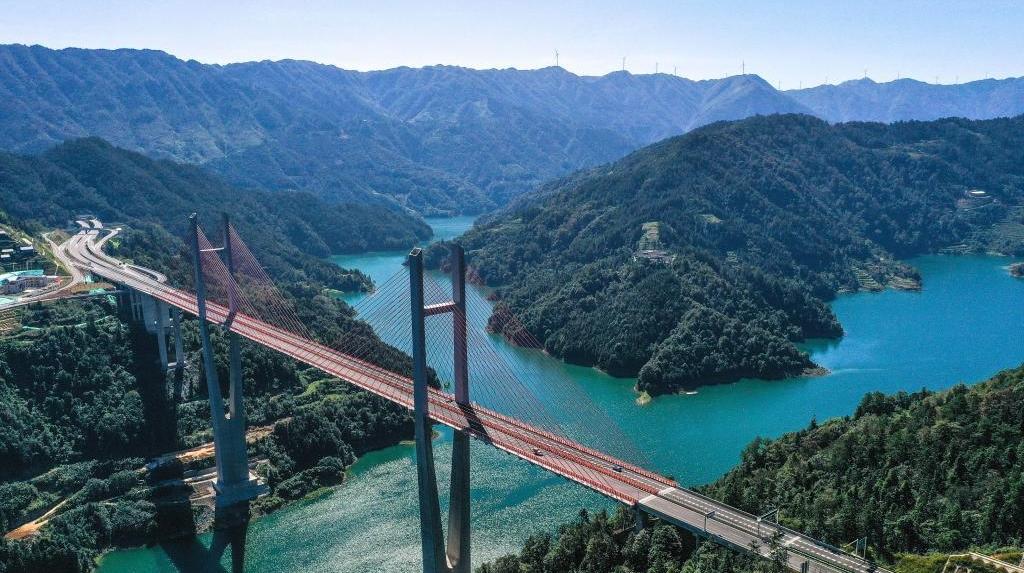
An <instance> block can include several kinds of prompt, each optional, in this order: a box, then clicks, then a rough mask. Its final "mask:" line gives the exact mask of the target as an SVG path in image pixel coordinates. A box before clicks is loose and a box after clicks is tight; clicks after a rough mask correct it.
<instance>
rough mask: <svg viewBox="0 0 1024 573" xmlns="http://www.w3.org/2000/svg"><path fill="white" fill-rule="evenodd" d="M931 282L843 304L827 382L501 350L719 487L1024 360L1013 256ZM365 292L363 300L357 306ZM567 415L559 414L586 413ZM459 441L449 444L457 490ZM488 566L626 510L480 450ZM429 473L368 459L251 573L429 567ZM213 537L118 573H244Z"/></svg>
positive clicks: (121, 567) (825, 349)
mask: <svg viewBox="0 0 1024 573" xmlns="http://www.w3.org/2000/svg"><path fill="white" fill-rule="evenodd" d="M428 222H430V223H431V225H432V226H433V227H434V228H435V231H436V234H437V236H438V238H442V239H444V238H451V237H453V236H457V235H458V234H460V233H461V232H463V231H464V230H465V229H466V228H468V227H469V226H470V225H471V224H472V219H471V218H468V217H460V218H455V219H432V220H428ZM405 254H406V252H405V251H395V252H384V253H369V254H362V255H345V256H339V257H335V258H334V259H333V260H334V261H335V262H337V263H338V264H340V265H342V266H345V267H350V268H359V269H361V270H363V271H364V272H366V273H367V274H369V275H370V276H371V277H372V278H374V280H375V281H381V280H384V279H387V278H389V277H390V276H392V275H393V274H394V273H395V272H397V271H398V270H400V265H401V262H402V260H403V257H404V256H405ZM909 262H910V263H911V264H912V265H914V266H915V267H917V268H918V269H919V270H920V271H921V274H922V277H923V279H924V290H923V291H922V292H903V291H893V290H887V291H885V292H882V293H872V294H853V295H843V296H840V297H839V298H838V299H837V300H835V301H833V303H832V308H833V310H834V311H835V313H836V315H837V316H838V317H839V320H840V322H841V323H842V325H843V327H844V329H845V330H846V336H844V337H843V338H842V339H841V340H838V341H812V342H809V343H808V344H806V345H805V349H806V350H807V351H808V352H810V353H811V356H812V358H813V360H814V361H815V362H817V363H819V364H821V365H822V366H825V367H826V368H828V369H829V370H830V371H831V374H829V375H827V376H821V377H815V378H799V379H791V380H783V381H761V380H744V381H741V382H737V383H734V384H725V385H719V386H711V387H706V388H701V389H700V391H699V392H698V393H697V394H695V395H685V396H667V397H661V398H658V399H656V400H654V401H653V402H652V403H651V404H649V405H647V406H643V407H641V406H637V405H636V404H635V402H634V398H635V395H634V393H633V392H632V386H633V383H634V381H633V380H632V379H622V378H612V377H610V376H607V375H605V374H603V373H601V372H599V371H597V370H595V369H592V368H585V367H578V366H571V365H566V364H564V363H562V362H560V361H557V360H554V359H552V358H550V357H548V356H545V355H543V354H541V353H539V352H537V351H532V350H523V349H518V348H514V347H510V346H508V345H506V344H504V343H503V342H502V341H500V340H496V341H492V342H493V344H495V345H496V348H497V349H498V351H499V352H500V353H501V355H502V356H504V357H505V358H506V360H508V361H509V362H511V363H513V364H512V365H513V366H514V367H515V369H516V370H521V371H527V372H532V373H541V374H543V373H548V374H565V375H567V376H569V377H571V378H572V380H574V381H575V383H576V384H578V385H579V387H580V388H581V389H582V390H583V391H584V392H585V393H586V394H587V395H588V396H589V397H590V399H591V400H592V401H593V402H595V403H596V404H597V405H598V406H599V407H601V408H602V409H604V410H605V411H606V412H607V414H608V415H609V416H610V417H611V418H612V419H613V420H615V421H616V422H617V423H618V424H619V426H620V427H621V428H622V429H623V430H624V431H625V432H626V433H627V434H628V435H629V437H630V438H631V439H632V440H633V441H634V442H635V443H636V445H637V446H639V447H640V448H641V449H642V450H644V451H645V452H647V454H648V458H649V460H650V463H651V464H652V466H653V467H652V469H655V470H657V471H660V472H662V473H666V474H671V475H673V476H675V477H676V479H678V480H679V481H680V482H681V483H684V484H690V485H695V484H702V483H706V482H708V481H711V480H714V479H715V478H717V477H718V476H720V475H722V474H723V473H725V472H726V471H728V469H729V468H730V467H732V466H733V465H734V464H735V463H736V462H737V460H738V459H739V454H740V452H741V450H742V449H743V447H744V446H745V445H746V444H748V443H749V442H750V441H751V440H752V439H753V438H754V437H756V436H765V437H771V436H777V435H779V434H781V433H784V432H787V431H791V430H794V429H798V428H801V427H803V426H806V425H807V424H808V422H809V421H810V420H811V419H812V418H817V419H818V420H824V419H827V418H830V417H835V416H842V415H847V414H850V413H852V412H853V410H854V409H855V408H856V406H857V404H858V403H859V402H860V399H861V397H862V396H863V395H864V394H865V393H866V392H869V391H874V390H879V391H882V392H887V393H891V392H897V391H900V390H907V391H915V390H919V389H921V388H929V389H933V390H941V389H944V388H948V387H950V386H952V385H954V384H957V383H958V382H966V383H973V382H978V381H981V380H983V379H985V378H987V377H989V376H990V375H992V374H994V373H995V372H997V371H999V370H1001V369H1004V368H1008V367H1012V366H1016V365H1019V364H1020V363H1021V362H1024V337H1021V336H1020V334H1019V327H1020V324H1021V323H1022V322H1024V304H1021V302H1022V301H1024V280H1020V279H1014V278H1012V277H1010V276H1009V274H1008V273H1007V271H1006V269H1005V267H1006V265H1008V264H1009V263H1010V262H1011V260H1010V259H1006V258H998V257H986V256H927V257H920V258H916V259H913V260H910V261H909ZM359 298H360V297H359V296H353V297H352V299H351V300H353V301H357V300H358V299H359ZM571 407H572V404H562V405H558V404H554V405H552V408H551V409H552V410H555V409H558V408H571ZM450 439H451V436H450V433H449V432H447V431H442V432H441V437H440V438H439V439H438V443H437V445H436V450H435V451H436V454H437V458H438V459H437V463H438V474H439V479H440V480H441V482H442V483H440V484H439V485H440V488H441V491H442V492H446V491H447V484H446V483H444V480H446V479H447V475H446V468H447V464H448V459H449V455H450V449H449V444H450ZM473 456H474V457H473V483H472V487H473V497H474V500H473V504H474V505H473V551H474V562H475V563H479V562H481V561H483V560H487V559H493V558H494V557H497V556H499V555H501V554H503V553H506V552H509V551H513V550H516V549H517V548H518V547H519V546H520V545H521V543H522V541H523V540H524V539H525V538H526V536H528V535H529V534H531V533H534V532H537V531H541V530H550V529H553V528H554V527H555V526H557V525H558V524H559V523H562V522H564V521H566V520H568V519H571V518H572V517H573V516H575V515H576V514H577V513H578V512H579V510H580V508H583V507H586V508H588V509H596V508H602V507H612V504H611V502H609V501H607V500H605V499H604V498H602V497H600V496H598V495H596V494H592V493H589V492H587V491H585V490H583V488H581V487H578V486H575V485H573V484H570V483H568V482H565V481H564V480H562V479H560V478H556V477H554V476H552V475H549V474H546V473H544V472H542V471H540V470H538V469H536V468H534V467H532V466H530V465H528V464H527V463H525V462H522V461H519V460H516V459H514V458H512V457H509V456H507V455H504V454H500V453H498V452H496V451H495V450H492V449H490V448H487V447H485V446H482V445H479V444H474V450H473ZM418 527H419V525H418V516H417V505H416V474H415V468H414V466H413V450H412V447H411V446H407V445H400V446H395V447H392V448H387V449H385V450H381V451H378V452H373V453H371V454H368V455H366V456H364V457H363V458H362V459H360V460H359V461H358V462H357V463H356V464H355V466H354V467H353V468H352V470H351V476H350V479H349V480H348V481H347V482H346V483H345V484H344V485H343V486H341V487H339V488H336V489H335V490H333V492H332V493H331V494H330V495H328V496H326V497H321V498H318V499H315V500H307V501H304V502H301V503H299V504H297V505H294V506H291V507H289V508H286V509H284V510H281V511H279V512H277V513H275V514H272V515H270V516H268V517H265V518H263V519H260V520H257V521H255V522H253V523H251V524H250V526H249V528H248V532H247V539H246V543H245V547H246V550H245V570H246V571H250V572H277V571H280V572H293V571H326V572H366V573H369V572H380V571H388V572H391V571H397V572H410V573H411V572H414V571H419V570H421V569H420V563H419V558H420V554H419V533H418ZM212 540H213V536H212V535H204V536H201V537H200V538H199V539H197V540H190V541H186V542H176V543H172V544H166V545H163V546H156V547H153V548H140V549H133V550H126V551H118V552H115V553H112V554H109V555H107V556H106V557H105V558H104V559H103V560H102V562H101V566H100V569H99V570H100V571H101V572H102V573H121V572H128V571H132V572H135V571H151V572H174V571H231V570H232V568H231V558H230V551H229V552H226V553H225V554H223V555H219V556H218V555H216V553H217V552H212V553H211V552H210V551H209V550H208V548H209V547H210V545H211V543H212Z"/></svg>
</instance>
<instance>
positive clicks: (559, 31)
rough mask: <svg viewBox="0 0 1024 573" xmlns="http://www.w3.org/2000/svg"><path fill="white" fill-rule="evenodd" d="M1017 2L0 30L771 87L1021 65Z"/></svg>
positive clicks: (92, 44)
mask: <svg viewBox="0 0 1024 573" xmlns="http://www.w3.org/2000/svg"><path fill="white" fill-rule="evenodd" d="M1022 28H1024V4H1016V3H1013V2H1006V1H992V2H986V3H984V4H976V3H962V2H954V1H949V0H944V1H938V2H918V1H912V2H901V3H898V4H895V5H894V4H892V3H887V2H879V1H869V2H863V3H857V4H856V5H849V4H845V3H844V4H838V3H832V2H812V1H810V0H798V1H794V2H787V3H785V4H782V5H775V6H766V5H763V4H761V3H753V2H743V1H739V0H732V1H727V2H718V3H705V2H670V1H668V0H657V1H651V2H647V3H645V4H644V5H642V6H630V7H628V8H624V7H622V6H620V5H617V4H615V3H612V2H608V1H604V0H600V1H595V2H567V3H561V4H559V5H549V4H547V3H543V2H532V1H526V2H518V3H510V2H497V3H494V4H489V5H487V6H480V5H477V4H473V3H470V2H445V3H439V4H436V5H421V4H418V3H412V2H400V1H396V2H385V3H381V4H379V5H375V6H372V7H369V8H367V7H356V5H355V4H354V3H349V2H329V1H326V0H323V1H321V0H317V1H313V2H306V3H304V4H303V5H302V6H295V5H290V4H288V5H286V4H284V3H279V2H270V1H265V0H264V1H258V2H253V3H250V4H246V5H244V6H234V5H228V4H222V3H216V2H213V3H211V2H199V1H197V0H169V1H167V2H163V3H159V4H156V3H137V2H129V1H126V0H105V1H103V2H84V1H71V2H57V1H54V0H40V1H34V2H26V1H13V2H7V3H5V11H4V14H3V16H0V43H5V44H13V43H18V44H25V45H34V44H38V45H42V46H46V47H50V48H53V49H61V48H67V47H77V48H86V49H118V48H127V49H154V50H160V51H164V52H167V53H169V54H171V55H174V56H175V57H178V58H180V59H183V60H196V61H198V62H202V63H208V64H229V63H241V62H249V61H263V60H275V61H276V60H285V59H292V60H303V61H311V62H316V63H321V64H326V65H332V66H336V67H339V68H342V69H347V70H355V71H376V70H386V69H392V68H397V67H411V68H421V67H428V66H433V65H451V66H458V67H463V68H469V69H478V70H481V69H483V70H486V69H508V68H515V69H520V70H534V69H542V68H546V67H550V66H553V65H554V64H555V51H556V50H557V51H558V52H559V56H558V63H559V65H560V67H562V68H563V69H565V70H567V71H569V72H571V73H574V74H577V75H579V76H603V75H607V74H608V73H612V72H615V71H619V70H621V69H622V67H623V66H622V58H623V57H625V58H626V61H625V68H626V71H629V72H630V73H632V74H637V75H648V74H651V73H654V72H655V69H656V68H657V70H658V71H659V72H661V73H666V74H672V73H673V72H675V74H676V75H678V76H680V77H685V78H689V79H693V80H704V79H719V78H723V77H730V76H735V75H740V74H741V73H742V72H743V71H745V72H746V73H750V74H757V75H759V76H761V77H762V78H764V79H765V81H767V82H768V83H770V84H771V85H772V86H775V87H780V88H781V89H782V90H791V89H796V88H798V87H814V86H816V85H821V84H826V83H827V84H839V83H842V82H843V81H847V80H852V79H860V78H863V77H864V76H865V75H866V76H867V77H869V78H871V79H873V80H874V81H877V82H879V83H885V82H889V81H892V80H894V79H897V78H913V79H916V80H918V81H922V82H925V83H940V84H952V83H967V82H970V81H974V80H980V79H987V78H994V79H1003V78H1010V77H1021V76H1024V61H1022V60H1020V59H1019V58H1015V57H1013V56H1012V55H1013V54H1018V53H1022V52H1024V34H1020V30H1021V29H1022Z"/></svg>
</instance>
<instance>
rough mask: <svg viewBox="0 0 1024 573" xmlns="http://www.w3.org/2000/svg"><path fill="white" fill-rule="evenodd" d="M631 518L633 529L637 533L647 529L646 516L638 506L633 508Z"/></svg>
mask: <svg viewBox="0 0 1024 573" xmlns="http://www.w3.org/2000/svg"><path fill="white" fill-rule="evenodd" d="M633 518H634V522H633V528H634V529H635V530H636V531H637V532H640V531H643V530H645V529H647V514H646V513H644V510H643V509H642V508H641V507H640V505H639V504H637V505H634V506H633Z"/></svg>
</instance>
